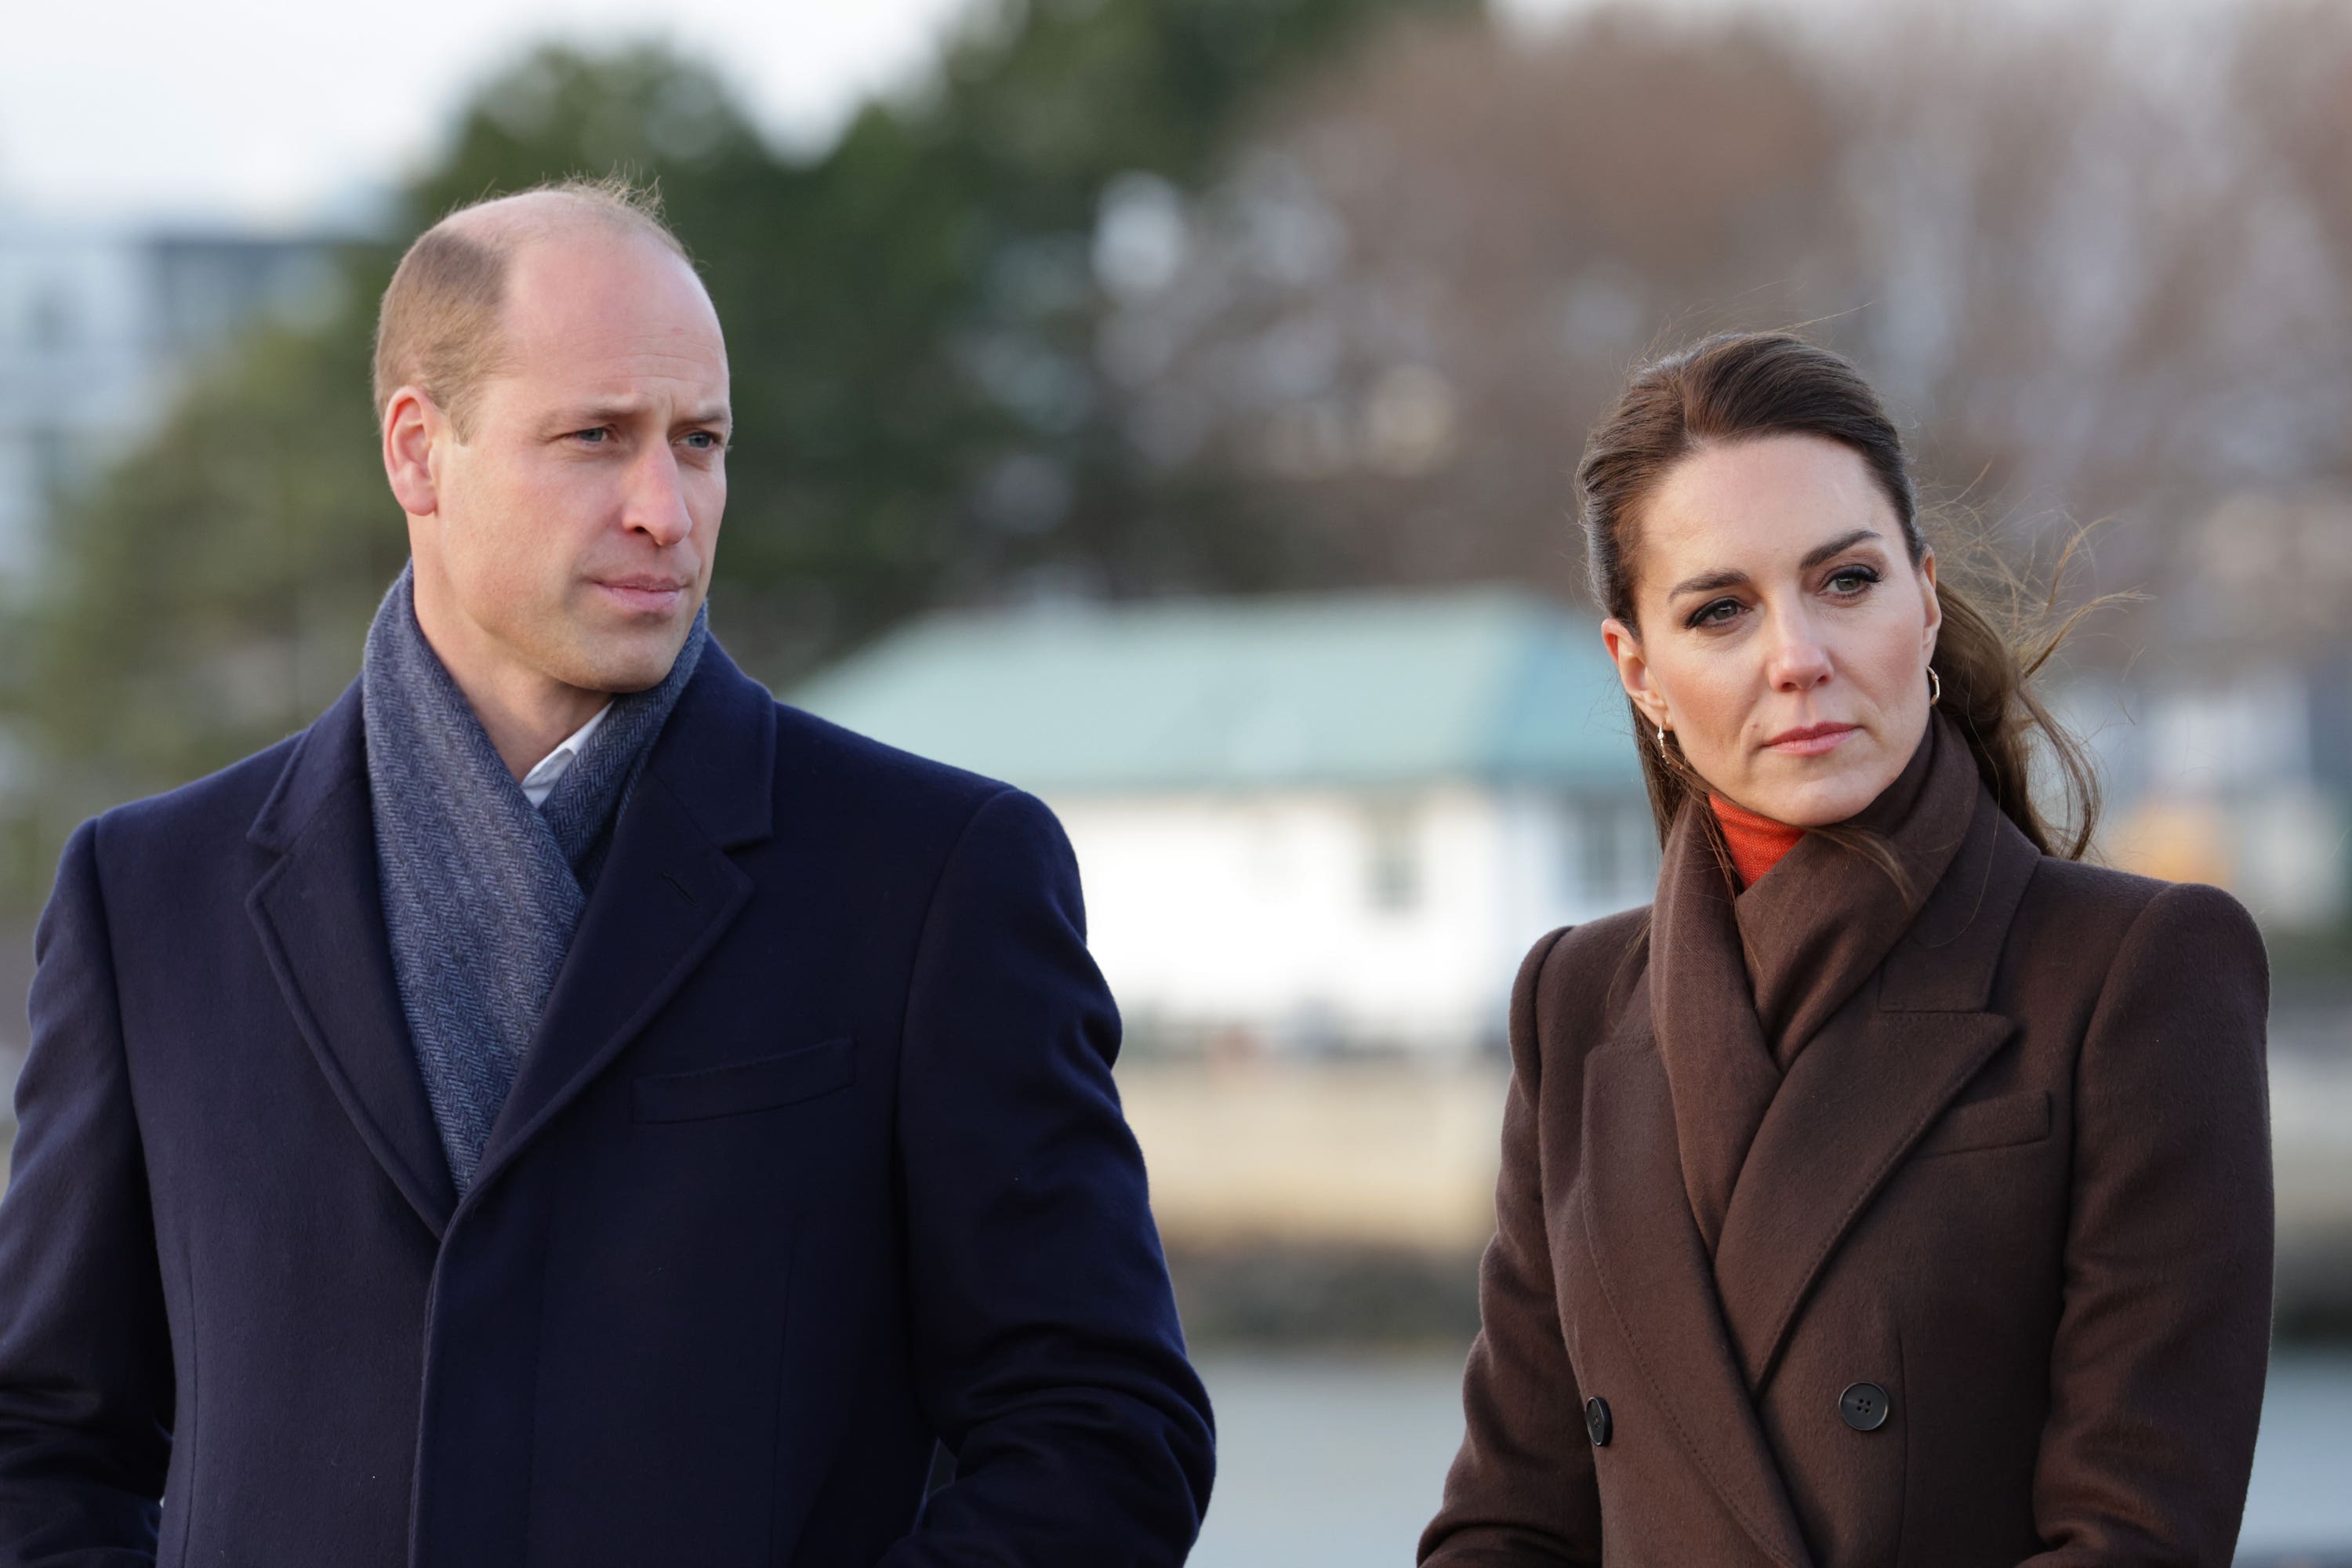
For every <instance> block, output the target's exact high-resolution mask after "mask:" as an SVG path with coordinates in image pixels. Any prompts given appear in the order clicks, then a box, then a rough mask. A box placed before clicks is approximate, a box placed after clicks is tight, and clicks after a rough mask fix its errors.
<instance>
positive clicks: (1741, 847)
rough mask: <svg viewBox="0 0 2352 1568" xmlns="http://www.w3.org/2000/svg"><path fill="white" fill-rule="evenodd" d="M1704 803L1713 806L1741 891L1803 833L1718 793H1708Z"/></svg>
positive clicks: (1768, 867) (1753, 884) (1793, 845)
mask: <svg viewBox="0 0 2352 1568" xmlns="http://www.w3.org/2000/svg"><path fill="white" fill-rule="evenodd" d="M1706 802H1707V804H1708V805H1711V806H1713V807H1714V808H1715V819H1716V821H1717V822H1719V823H1721V824H1722V825H1723V837H1724V842H1725V843H1726V844H1727V845H1728V846H1730V848H1731V864H1732V867H1733V868H1734V869H1735V870H1737V871H1738V873H1739V886H1740V888H1741V889H1743V890H1744V889H1748V888H1752V887H1754V886H1755V885H1756V882H1757V879H1759V878H1760V877H1762V876H1763V875H1764V873H1765V872H1767V871H1769V870H1770V869H1771V868H1773V867H1775V866H1777V865H1779V864H1780V857H1781V856H1783V855H1786V854H1787V853H1788V852H1789V851H1790V850H1791V849H1793V848H1795V847H1797V840H1798V839H1800V838H1802V837H1804V836H1805V830H1804V829H1803V828H1801V827H1791V826H1789V825H1788V824H1787V823H1785V822H1775V821H1773V820H1772V819H1771V818H1770V817H1769V816H1757V815H1756V814H1755V813H1754V812H1752V811H1748V810H1745V809H1743V808H1741V807H1739V806H1737V805H1732V804H1731V803H1730V802H1729V801H1727V800H1726V799H1724V798H1723V797H1722V796H1721V795H1708V796H1707V797H1706Z"/></svg>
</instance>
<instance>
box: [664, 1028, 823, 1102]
mask: <svg viewBox="0 0 2352 1568" xmlns="http://www.w3.org/2000/svg"><path fill="white" fill-rule="evenodd" d="M856 1078H857V1053H856V1047H855V1044H854V1042H852V1040H851V1039H850V1037H848V1036H846V1035H845V1036H843V1037H841V1038H839V1039H837V1040H826V1041H824V1043H823V1044H821V1045H814V1046H803V1047H799V1048H797V1049H794V1050H789V1051H785V1052H782V1054H780V1055H777V1056H772V1057H761V1058H756V1059H754V1060H752V1061H748V1062H731V1063H730V1064H729V1065H727V1066H725V1067H717V1068H702V1069H700V1070H699V1071H697V1072H669V1073H656V1074H652V1075H649V1076H647V1077H645V1078H641V1079H637V1081H636V1097H635V1105H634V1107H633V1110H634V1111H635V1118H636V1120H637V1121H705V1120H708V1119H709V1118H711V1117H714V1116H738V1115H741V1114H742V1113H744V1112H746V1111H751V1110H775V1109H776V1108H777V1107H778V1106H783V1105H793V1104H797V1103H798V1102H799V1101H801V1100H814V1099H815V1098H816V1097H817V1096H818V1095H820V1094H830V1093H832V1092H833V1091H834V1090H835V1089H847V1088H848V1087H849V1086H850V1085H851V1084H852V1083H853V1082H855V1081H856Z"/></svg>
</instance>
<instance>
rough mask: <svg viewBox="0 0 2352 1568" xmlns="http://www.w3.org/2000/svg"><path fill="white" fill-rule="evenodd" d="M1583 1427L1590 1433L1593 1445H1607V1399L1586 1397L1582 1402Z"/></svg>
mask: <svg viewBox="0 0 2352 1568" xmlns="http://www.w3.org/2000/svg"><path fill="white" fill-rule="evenodd" d="M1584 1429H1585V1430H1586V1431H1587V1432H1590V1433H1591V1435H1592V1446H1593V1447H1596V1448H1605V1447H1609V1433H1610V1430H1611V1425H1610V1420H1609V1402H1608V1401H1607V1400H1605V1399H1588V1400H1586V1401H1585V1402H1584Z"/></svg>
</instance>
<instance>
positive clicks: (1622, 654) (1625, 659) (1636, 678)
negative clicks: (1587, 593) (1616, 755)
mask: <svg viewBox="0 0 2352 1568" xmlns="http://www.w3.org/2000/svg"><path fill="white" fill-rule="evenodd" d="M1601 646H1602V647H1606V648H1607V649H1608V650H1609V658H1610V661H1611V662H1612V663H1613V664H1615V665H1616V667H1617V679H1619V680H1621V681H1622V682H1623V683H1624V686H1625V695H1626V696H1628V697H1630V698H1632V699H1633V706H1634V707H1636V708H1638V709H1640V710H1642V713H1643V716H1644V717H1645V718H1647V719H1648V720H1649V721H1650V723H1651V724H1652V725H1653V726H1658V725H1663V724H1664V722H1665V721H1666V718H1667V714H1666V702H1665V699H1664V698H1663V697H1661V696H1659V695H1658V692H1657V689H1656V688H1654V687H1653V686H1652V685H1651V684H1650V661H1649V660H1648V659H1646V658H1643V657H1642V644H1641V641H1640V639H1639V638H1637V637H1634V636H1633V627H1631V626H1627V625H1626V624H1625V623H1624V622H1622V621H1621V620H1619V619H1618V618H1617V617H1616V616H1610V617H1609V618H1608V619H1607V620H1605V621H1603V622H1601Z"/></svg>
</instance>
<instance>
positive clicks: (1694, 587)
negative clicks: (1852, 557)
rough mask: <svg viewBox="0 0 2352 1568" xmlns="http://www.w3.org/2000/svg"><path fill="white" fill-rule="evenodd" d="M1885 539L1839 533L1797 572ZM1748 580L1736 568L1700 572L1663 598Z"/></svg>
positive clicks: (1860, 531) (1868, 532) (1861, 532)
mask: <svg viewBox="0 0 2352 1568" xmlns="http://www.w3.org/2000/svg"><path fill="white" fill-rule="evenodd" d="M1873 539H1877V540H1881V541H1883V540H1884V539H1885V535H1883V534H1881V533H1880V532H1879V531H1878V530H1876V529H1874V528H1857V529H1853V530H1852V531H1849V532H1845V533H1841V534H1839V535H1838V536H1837V537H1836V538H1835V539H1832V540H1831V541H1830V542H1827V543H1826V544H1817V545H1815V546H1814V547H1813V548H1812V549H1811V550H1808V551H1806V552H1805V558H1804V559H1803V560H1802V561H1800V562H1798V563H1797V570H1798V571H1800V572H1810V571H1811V570H1812V569H1813V568H1814V567H1816V566H1818V565H1820V564H1821V563H1822V562H1824V561H1827V560H1828V559H1829V558H1830V557H1831V556H1832V555H1838V554H1843V552H1846V551H1848V550H1851V549H1853V547H1854V546H1855V545H1857V544H1861V543H1864V542H1866V541H1869V540H1873ZM1747 581H1748V574H1747V573H1745V572H1742V571H1740V570H1738V568H1737V567H1727V568H1724V569H1722V570H1719V571H1715V572H1702V573H1700V574H1698V575H1697V576H1696V577H1685V578H1684V579H1683V580H1682V581H1681V582H1679V583H1677V584H1675V585H1674V586H1673V587H1672V588H1669V589H1668V590H1666V597H1667V598H1669V599H1672V598H1675V597H1678V596H1679V595H1684V594H1712V593H1714V592H1715V591H1716V590H1717V589H1718V588H1737V587H1738V586H1739V585H1740V584H1742V583H1745V582H1747Z"/></svg>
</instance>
